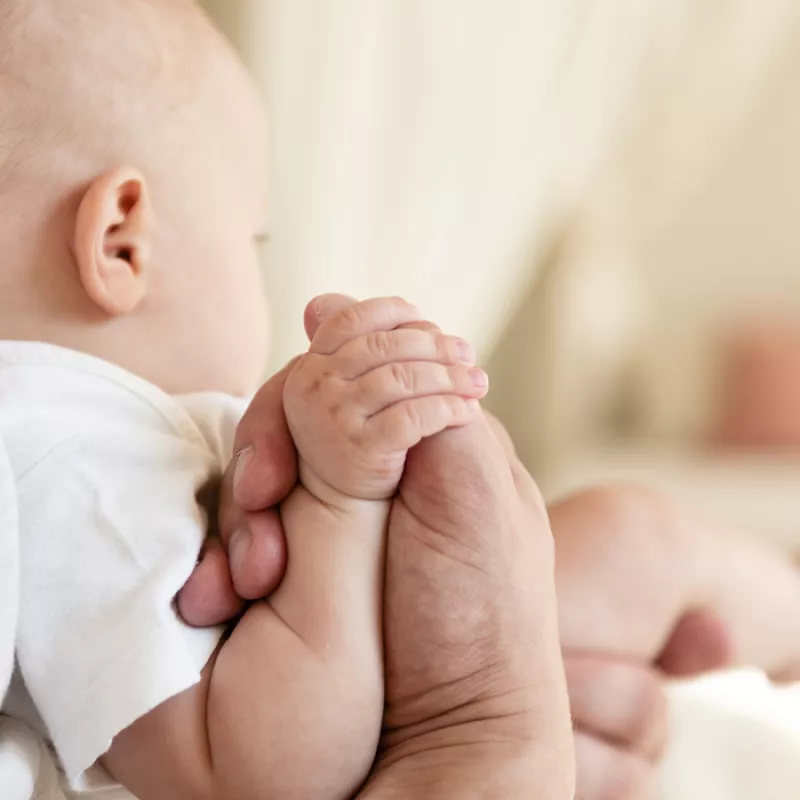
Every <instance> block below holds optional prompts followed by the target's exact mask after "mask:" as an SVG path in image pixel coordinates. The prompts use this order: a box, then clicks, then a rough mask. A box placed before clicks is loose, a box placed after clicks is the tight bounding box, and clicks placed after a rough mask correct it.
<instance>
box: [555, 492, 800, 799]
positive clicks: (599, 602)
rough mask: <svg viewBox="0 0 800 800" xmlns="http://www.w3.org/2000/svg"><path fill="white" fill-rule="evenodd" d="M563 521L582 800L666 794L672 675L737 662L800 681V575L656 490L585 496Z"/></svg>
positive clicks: (564, 612)
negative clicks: (660, 773)
mask: <svg viewBox="0 0 800 800" xmlns="http://www.w3.org/2000/svg"><path fill="white" fill-rule="evenodd" d="M550 516H551V522H552V525H553V531H554V535H555V542H556V582H557V591H558V598H559V614H560V628H561V638H562V643H563V645H564V654H565V662H566V669H567V676H568V681H569V691H570V700H571V703H572V713H573V717H574V719H575V726H576V746H577V757H578V797H579V798H580V800H602V798H606V797H613V798H619V799H620V800H627V798H636V800H640V799H641V800H645V798H651V797H655V796H656V794H655V776H656V767H657V764H658V761H659V758H660V756H661V754H662V753H663V749H664V746H665V744H666V739H667V711H666V700H665V695H664V679H665V677H667V676H674V677H685V676H691V675H697V674H700V673H702V672H706V671H710V670H715V669H719V668H722V667H727V666H734V665H736V664H748V665H754V666H760V667H763V668H765V669H766V670H767V671H769V672H770V673H771V674H772V675H773V676H775V677H781V676H787V677H788V676H790V675H791V674H796V666H797V664H798V663H800V578H799V577H798V575H797V574H796V572H795V569H794V567H793V565H791V564H789V563H788V562H787V561H786V560H785V559H783V558H781V557H780V556H778V555H777V554H773V553H770V552H767V551H765V550H764V549H763V548H761V547H758V546H757V545H753V544H751V543H749V542H740V541H738V540H735V539H731V538H730V537H726V538H724V539H723V538H722V537H721V536H720V535H719V534H718V533H717V532H716V531H713V530H711V529H710V528H708V527H707V526H705V525H703V524H701V523H700V522H698V521H696V520H694V519H692V518H690V517H689V516H688V515H686V514H685V513H683V512H682V511H681V510H680V509H678V508H677V507H676V506H675V505H673V504H672V503H670V502H669V501H667V500H666V499H664V498H662V497H660V496H658V495H656V494H654V493H652V492H648V491H644V490H637V489H631V488H616V489H614V488H609V489H603V490H596V491H591V492H587V493H583V494H581V495H576V496H574V497H572V498H569V499H567V500H565V501H564V502H562V503H559V504H558V505H557V506H555V507H553V508H551V510H550Z"/></svg>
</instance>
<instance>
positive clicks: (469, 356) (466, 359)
mask: <svg viewBox="0 0 800 800" xmlns="http://www.w3.org/2000/svg"><path fill="white" fill-rule="evenodd" d="M458 356H459V358H460V359H461V361H462V362H463V363H464V364H474V363H475V351H474V350H473V349H472V345H471V344H470V343H469V342H465V341H464V340H463V339H459V340H458Z"/></svg>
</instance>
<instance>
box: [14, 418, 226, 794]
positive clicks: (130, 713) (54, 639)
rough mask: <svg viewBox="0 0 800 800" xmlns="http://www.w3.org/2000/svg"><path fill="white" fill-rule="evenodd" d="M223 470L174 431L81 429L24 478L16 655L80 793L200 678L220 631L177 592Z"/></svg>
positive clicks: (99, 783) (98, 781)
mask: <svg viewBox="0 0 800 800" xmlns="http://www.w3.org/2000/svg"><path fill="white" fill-rule="evenodd" d="M217 468H218V463H217V462H216V459H215V458H214V457H213V455H212V454H211V453H210V452H209V451H208V450H207V449H204V448H203V447H202V445H201V444H200V443H199V442H197V441H188V440H185V439H182V438H181V437H179V436H177V435H174V434H171V433H166V432H164V431H155V430H154V431H147V430H144V431H141V430H138V431H136V432H135V433H134V432H130V431H127V432H126V431H120V432H118V433H115V434H113V435H112V434H109V432H108V431H105V432H104V434H103V436H91V435H82V436H76V437H74V438H71V439H68V440H66V441H63V442H61V443H60V444H59V445H58V446H57V447H56V448H55V449H54V450H53V451H52V452H50V453H49V454H48V455H47V456H46V457H45V458H43V459H42V460H40V461H39V462H38V463H37V464H36V465H35V466H34V467H33V468H31V469H30V470H29V471H28V472H27V473H26V474H24V475H22V476H18V484H17V495H18V505H19V517H20V523H19V525H20V572H21V582H20V583H21V593H20V599H21V603H20V614H19V622H18V632H17V658H18V662H19V667H20V670H21V672H22V676H23V678H24V680H25V684H26V686H27V689H28V691H29V692H30V695H31V697H32V698H33V701H34V703H35V705H36V707H37V709H38V711H39V713H40V715H41V716H42V719H43V720H44V722H45V724H46V726H47V729H48V732H49V735H50V737H51V739H52V741H53V744H54V746H55V748H56V751H57V753H58V755H59V757H60V759H61V762H62V764H63V766H64V769H65V771H66V773H67V777H68V780H69V782H70V785H71V786H72V788H74V789H77V790H88V789H96V788H102V787H103V786H104V785H106V784H107V783H108V777H107V776H106V775H105V774H104V773H103V772H102V770H100V769H99V768H97V767H94V768H93V765H95V762H96V761H97V760H98V759H99V757H100V756H102V755H103V754H104V753H105V752H106V751H107V750H108V748H109V746H110V744H111V741H112V739H113V738H114V736H116V735H117V734H118V733H119V732H120V731H122V730H123V729H124V728H126V727H128V726H129V725H130V724H132V723H133V722H134V721H136V720H137V719H139V718H140V717H141V716H143V715H144V714H146V713H147V712H148V711H150V710H152V709H153V708H155V707H156V706H158V705H160V704H161V703H163V702H164V701H165V700H167V699H169V698H170V697H172V696H174V695H176V694H179V693H180V692H182V691H184V690H186V689H188V688H190V687H191V686H193V685H195V684H196V683H197V682H198V681H199V679H200V671H201V669H202V667H203V666H204V665H205V663H206V662H207V660H208V658H209V657H210V656H211V654H212V653H213V652H214V650H215V648H216V647H217V645H218V642H219V639H220V637H221V630H220V629H211V630H195V629H190V628H188V627H187V626H185V625H184V624H183V623H182V622H181V620H180V619H179V617H178V616H177V613H176V610H175V608H174V602H173V598H174V597H175V595H176V593H177V592H178V591H179V590H180V588H181V587H182V586H183V584H184V583H185V581H186V579H187V578H188V577H189V575H190V574H191V572H192V570H193V568H194V566H195V563H196V559H197V556H198V553H199V552H200V548H201V546H202V542H203V540H204V538H205V531H206V520H205V517H204V514H203V512H202V511H201V510H200V509H199V507H198V505H197V502H196V500H195V495H196V492H197V490H198V489H199V488H200V487H201V485H202V484H203V483H204V482H205V480H206V479H207V478H208V476H209V473H210V472H212V471H213V470H215V469H217Z"/></svg>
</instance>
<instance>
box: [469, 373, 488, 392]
mask: <svg viewBox="0 0 800 800" xmlns="http://www.w3.org/2000/svg"><path fill="white" fill-rule="evenodd" d="M469 377H470V379H471V380H472V385H473V386H474V387H475V388H476V389H487V388H488V387H489V376H488V375H487V374H486V373H485V372H484V371H483V370H482V369H471V370H470V371H469Z"/></svg>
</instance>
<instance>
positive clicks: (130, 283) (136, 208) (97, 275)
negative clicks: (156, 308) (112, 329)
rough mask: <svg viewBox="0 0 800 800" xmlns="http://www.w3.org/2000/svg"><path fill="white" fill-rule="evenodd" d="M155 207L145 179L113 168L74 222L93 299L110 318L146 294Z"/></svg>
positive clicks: (126, 311)
mask: <svg viewBox="0 0 800 800" xmlns="http://www.w3.org/2000/svg"><path fill="white" fill-rule="evenodd" d="M151 212H152V209H151V206H150V199H149V197H148V193H147V187H146V184H145V180H144V176H143V175H142V174H141V173H140V172H139V171H138V170H136V169H134V168H132V167H121V168H119V169H114V170H111V171H110V172H106V173H105V174H104V175H101V176H100V177H99V178H97V179H96V180H94V181H93V182H92V184H91V186H89V188H88V189H87V190H86V194H85V195H84V196H83V199H82V200H81V204H80V208H79V209H78V218H77V221H76V223H75V234H74V241H73V243H72V249H73V253H74V255H75V261H76V264H77V268H78V274H79V276H80V279H81V283H82V284H83V288H84V289H85V290H86V294H87V295H88V296H89V297H90V298H91V300H92V301H93V302H94V303H95V304H96V305H97V306H98V307H99V308H101V309H102V310H103V311H104V312H105V313H106V314H109V315H110V316H113V317H116V316H120V315H123V314H130V313H131V312H133V311H134V310H135V309H136V308H137V306H138V305H139V304H140V303H141V302H142V300H143V299H144V297H145V295H146V293H147V277H148V269H149V266H150V237H151V234H152V222H151V217H152V213H151Z"/></svg>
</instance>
